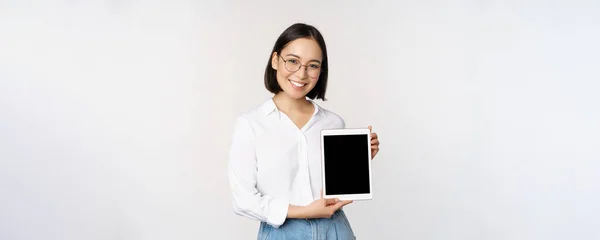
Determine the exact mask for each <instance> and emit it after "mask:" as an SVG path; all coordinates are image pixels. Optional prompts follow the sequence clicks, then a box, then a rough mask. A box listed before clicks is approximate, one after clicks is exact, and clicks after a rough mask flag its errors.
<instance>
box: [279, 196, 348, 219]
mask: <svg viewBox="0 0 600 240" xmlns="http://www.w3.org/2000/svg"><path fill="white" fill-rule="evenodd" d="M350 203H352V200H348V201H340V200H339V199H333V198H329V199H325V198H323V190H321V198H320V199H317V200H315V201H313V202H312V203H311V204H309V205H307V206H302V207H300V206H293V205H290V206H289V209H288V215H287V217H288V218H330V217H331V216H333V214H334V213H335V212H336V211H337V210H339V209H340V208H342V207H343V206H346V205H348V204H350Z"/></svg>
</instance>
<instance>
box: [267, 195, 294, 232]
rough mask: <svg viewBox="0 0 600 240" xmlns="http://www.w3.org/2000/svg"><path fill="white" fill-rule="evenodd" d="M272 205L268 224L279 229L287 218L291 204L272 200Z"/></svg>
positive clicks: (275, 199) (280, 200)
mask: <svg viewBox="0 0 600 240" xmlns="http://www.w3.org/2000/svg"><path fill="white" fill-rule="evenodd" d="M270 205H271V206H269V216H268V217H267V223H268V224H269V225H271V226H273V227H275V228H279V227H280V226H281V225H283V223H284V222H285V219H286V218H287V213H288V208H289V206H290V204H289V203H288V202H287V201H285V200H282V199H278V198H274V199H271V202H270Z"/></svg>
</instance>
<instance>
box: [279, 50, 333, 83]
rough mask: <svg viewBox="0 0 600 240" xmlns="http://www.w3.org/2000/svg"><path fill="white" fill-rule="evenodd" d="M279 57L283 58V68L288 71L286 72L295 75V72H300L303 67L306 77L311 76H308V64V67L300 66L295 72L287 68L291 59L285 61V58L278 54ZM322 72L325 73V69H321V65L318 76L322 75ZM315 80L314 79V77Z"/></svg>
mask: <svg viewBox="0 0 600 240" xmlns="http://www.w3.org/2000/svg"><path fill="white" fill-rule="evenodd" d="M277 56H279V57H280V58H281V60H282V61H283V66H284V67H285V69H286V70H288V71H290V72H293V73H295V72H297V71H299V70H300V69H301V68H302V67H304V71H305V72H306V75H308V76H310V74H308V64H306V65H302V64H299V65H300V66H299V67H298V69H296V70H295V71H292V70H290V69H289V68H288V67H287V62H288V61H289V60H290V59H288V60H285V58H283V57H282V56H281V55H279V54H277ZM309 64H310V63H309ZM322 72H323V68H321V65H320V64H319V73H318V74H317V76H319V75H321V73H322ZM310 77H313V76H310ZM313 78H314V77H313Z"/></svg>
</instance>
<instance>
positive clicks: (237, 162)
mask: <svg viewBox="0 0 600 240" xmlns="http://www.w3.org/2000/svg"><path fill="white" fill-rule="evenodd" d="M256 174H257V163H256V155H255V151H254V132H253V130H252V128H251V126H250V125H249V123H248V120H246V119H245V118H244V117H242V116H240V117H238V118H237V120H236V124H235V130H234V133H233V137H232V143H231V148H230V152H229V185H230V188H231V194H232V201H233V209H234V212H235V213H236V214H237V215H240V216H245V217H249V218H251V219H255V220H259V221H263V222H266V223H268V224H269V225H271V226H273V227H276V228H278V227H280V226H281V225H282V224H283V223H284V221H285V219H286V217H287V212H288V206H289V202H288V201H287V200H285V199H280V198H274V197H272V196H268V195H264V194H261V193H260V192H258V190H257V188H256V184H257V182H256V179H257V177H256Z"/></svg>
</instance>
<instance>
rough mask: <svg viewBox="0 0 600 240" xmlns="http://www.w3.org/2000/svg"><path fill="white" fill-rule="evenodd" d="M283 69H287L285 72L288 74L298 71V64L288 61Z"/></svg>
mask: <svg viewBox="0 0 600 240" xmlns="http://www.w3.org/2000/svg"><path fill="white" fill-rule="evenodd" d="M285 68H287V70H288V71H290V72H295V71H298V69H300V63H298V61H297V60H288V61H287V62H285Z"/></svg>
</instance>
